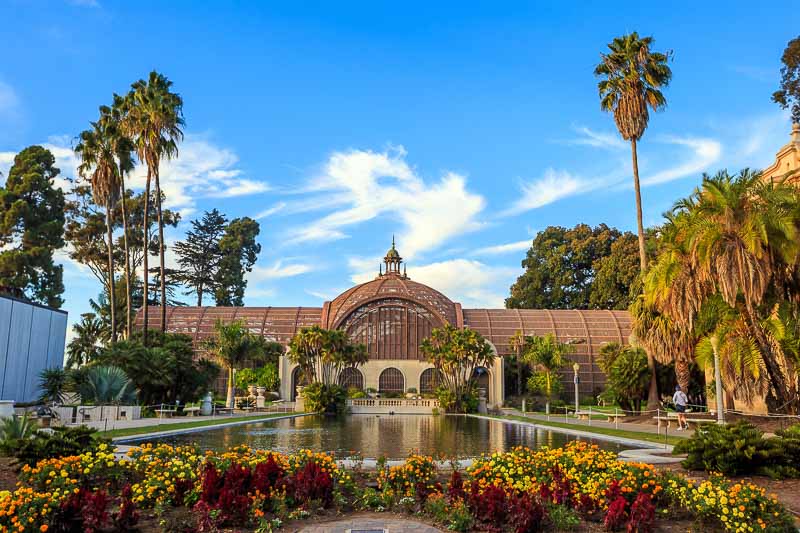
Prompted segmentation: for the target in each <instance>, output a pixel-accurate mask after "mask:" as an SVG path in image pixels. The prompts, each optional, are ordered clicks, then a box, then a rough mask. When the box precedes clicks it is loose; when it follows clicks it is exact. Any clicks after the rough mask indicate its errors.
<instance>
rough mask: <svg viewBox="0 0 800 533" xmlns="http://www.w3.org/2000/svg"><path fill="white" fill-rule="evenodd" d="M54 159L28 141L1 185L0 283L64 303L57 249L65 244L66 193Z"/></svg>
mask: <svg viewBox="0 0 800 533" xmlns="http://www.w3.org/2000/svg"><path fill="white" fill-rule="evenodd" d="M55 162H56V160H55V158H54V157H53V154H51V153H50V151H49V150H47V149H45V148H42V147H41V146H29V147H28V148H25V149H24V150H22V151H21V152H20V153H19V154H17V155H16V157H14V164H13V165H12V167H11V170H10V171H9V173H8V179H7V180H6V185H5V187H4V188H0V250H2V251H0V286H6V287H11V288H14V289H19V290H21V291H22V292H23V293H24V294H25V296H26V297H27V298H30V299H31V300H33V301H36V302H39V303H42V304H44V305H49V306H51V307H61V304H62V303H64V300H63V299H62V298H61V294H62V293H63V292H64V283H63V280H62V275H63V267H62V266H61V265H56V264H55V263H54V261H53V252H54V251H55V250H57V249H59V248H61V247H62V246H64V193H63V192H62V191H61V189H59V188H57V187H56V186H55V179H56V178H57V177H58V176H59V174H60V173H61V171H60V170H59V169H58V168H56V166H55Z"/></svg>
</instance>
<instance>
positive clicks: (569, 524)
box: [547, 505, 581, 531]
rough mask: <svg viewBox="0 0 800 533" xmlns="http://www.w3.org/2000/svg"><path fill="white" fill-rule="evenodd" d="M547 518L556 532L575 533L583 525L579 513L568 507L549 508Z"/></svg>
mask: <svg viewBox="0 0 800 533" xmlns="http://www.w3.org/2000/svg"><path fill="white" fill-rule="evenodd" d="M547 517H548V519H549V520H550V523H551V524H552V526H553V529H554V530H556V531H573V530H576V529H578V526H580V525H581V519H580V517H579V516H578V513H576V512H575V511H574V510H572V509H570V508H569V507H567V506H566V505H551V506H549V507H548V508H547Z"/></svg>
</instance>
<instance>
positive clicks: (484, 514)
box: [467, 481, 508, 530]
mask: <svg viewBox="0 0 800 533" xmlns="http://www.w3.org/2000/svg"><path fill="white" fill-rule="evenodd" d="M467 505H468V507H469V509H470V511H471V512H472V515H473V516H474V517H475V518H476V519H477V520H479V521H480V522H482V523H483V524H484V526H485V527H486V528H487V529H488V530H500V529H502V525H503V524H505V522H506V518H507V514H508V495H507V494H506V491H505V490H504V489H503V488H501V487H498V486H497V485H489V486H487V487H486V488H485V489H483V491H481V490H480V487H479V485H478V482H477V481H473V482H472V485H471V486H470V490H469V495H468V496H467Z"/></svg>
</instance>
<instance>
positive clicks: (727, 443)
mask: <svg viewBox="0 0 800 533" xmlns="http://www.w3.org/2000/svg"><path fill="white" fill-rule="evenodd" d="M774 441H775V439H765V438H763V432H762V431H761V430H759V429H757V428H756V427H755V426H753V425H752V424H749V423H747V422H738V423H736V424H731V425H727V426H720V425H716V424H713V425H707V426H704V427H702V428H700V429H698V430H697V431H695V434H694V435H693V436H692V437H691V438H689V439H686V440H684V441H682V442H679V443H678V444H677V445H676V446H675V449H674V451H673V453H676V454H679V453H685V454H688V456H687V457H686V459H685V460H684V461H683V462H682V464H683V466H684V467H685V468H688V469H690V470H706V471H709V472H720V473H722V474H726V475H740V474H752V473H766V471H765V470H764V468H765V467H769V466H771V465H780V464H783V462H784V458H783V456H782V452H781V450H780V449H779V447H778V446H777V445H776V443H775V442H774Z"/></svg>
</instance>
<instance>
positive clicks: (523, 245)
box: [472, 239, 531, 255]
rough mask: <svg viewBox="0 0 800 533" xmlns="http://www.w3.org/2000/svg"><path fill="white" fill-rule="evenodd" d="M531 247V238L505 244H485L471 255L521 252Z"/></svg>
mask: <svg viewBox="0 0 800 533" xmlns="http://www.w3.org/2000/svg"><path fill="white" fill-rule="evenodd" d="M530 247H531V239H525V240H522V241H516V242H509V243H507V244H496V245H494V246H486V247H485V248H478V249H477V250H475V251H474V252H472V255H501V254H508V253H512V252H521V251H524V250H527V249H528V248H530Z"/></svg>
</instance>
